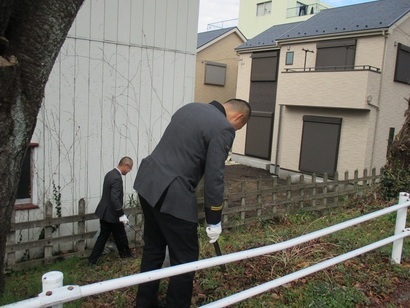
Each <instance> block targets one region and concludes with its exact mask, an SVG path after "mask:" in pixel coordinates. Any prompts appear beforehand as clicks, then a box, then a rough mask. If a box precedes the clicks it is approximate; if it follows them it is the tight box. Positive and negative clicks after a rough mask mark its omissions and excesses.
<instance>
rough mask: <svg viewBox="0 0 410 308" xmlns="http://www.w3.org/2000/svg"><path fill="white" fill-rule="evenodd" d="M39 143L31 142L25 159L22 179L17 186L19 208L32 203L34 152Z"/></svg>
mask: <svg viewBox="0 0 410 308" xmlns="http://www.w3.org/2000/svg"><path fill="white" fill-rule="evenodd" d="M37 146H38V144H36V143H31V144H30V145H29V147H28V149H27V151H26V155H25V156H24V159H23V166H22V169H21V174H20V181H19V184H18V188H17V194H16V202H15V205H16V207H17V208H19V207H21V206H22V205H31V204H32V202H33V200H32V191H33V152H34V148H35V147H37Z"/></svg>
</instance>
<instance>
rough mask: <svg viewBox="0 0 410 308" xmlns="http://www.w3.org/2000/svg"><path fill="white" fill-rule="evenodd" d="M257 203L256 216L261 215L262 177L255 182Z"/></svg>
mask: <svg viewBox="0 0 410 308" xmlns="http://www.w3.org/2000/svg"><path fill="white" fill-rule="evenodd" d="M257 204H258V209H257V210H256V217H260V216H261V215H262V207H263V205H262V179H258V182H257Z"/></svg>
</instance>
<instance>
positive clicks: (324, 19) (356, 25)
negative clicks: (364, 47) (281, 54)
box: [277, 0, 410, 40]
mask: <svg viewBox="0 0 410 308" xmlns="http://www.w3.org/2000/svg"><path fill="white" fill-rule="evenodd" d="M408 12H410V0H379V1H374V2H367V3H362V4H356V5H349V6H343V7H337V8H332V9H327V10H323V11H321V12H319V13H318V14H316V15H314V16H312V17H311V18H310V19H308V20H306V21H304V22H302V23H300V24H299V25H298V26H296V27H294V28H293V29H290V30H289V31H287V32H286V33H284V34H282V35H281V36H280V37H278V38H277V39H278V40H287V39H301V38H308V37H309V38H311V37H316V36H323V35H334V34H342V33H351V32H357V31H368V30H378V29H386V28H389V27H390V26H392V25H393V24H394V23H395V22H397V21H398V20H399V19H400V18H402V17H403V16H404V15H406V14H407V13H408Z"/></svg>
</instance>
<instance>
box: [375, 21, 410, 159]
mask: <svg viewBox="0 0 410 308" xmlns="http://www.w3.org/2000/svg"><path fill="white" fill-rule="evenodd" d="M406 18H407V20H406ZM406 18H403V19H402V20H403V22H401V23H400V24H398V25H397V26H395V27H392V29H391V31H390V32H391V33H390V34H389V35H388V36H387V37H386V39H385V40H386V48H385V56H384V59H385V63H384V66H383V77H382V80H381V87H380V112H379V116H378V119H377V130H376V140H375V144H374V151H373V164H374V165H375V166H383V165H384V164H385V158H386V155H385V154H386V149H387V142H388V135H389V129H390V127H394V128H395V133H396V134H397V133H398V132H399V130H400V129H401V128H402V126H403V121H404V112H405V110H406V109H407V108H408V103H407V101H405V99H404V98H409V97H410V85H407V84H403V83H399V82H395V81H394V72H395V65H396V56H397V45H398V43H402V44H404V45H406V46H410V36H409V33H410V14H407V16H406Z"/></svg>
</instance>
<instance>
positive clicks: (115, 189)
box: [88, 156, 133, 265]
mask: <svg viewBox="0 0 410 308" xmlns="http://www.w3.org/2000/svg"><path fill="white" fill-rule="evenodd" d="M132 166H133V161H132V159H131V158H130V157H127V156H125V157H123V158H122V159H121V160H120V162H119V164H118V166H117V167H116V168H114V169H112V170H111V171H109V172H108V173H107V174H106V175H105V177H104V184H103V191H102V197H101V200H100V203H98V206H97V209H96V210H95V214H96V215H97V216H98V217H99V218H100V235H99V236H98V238H97V241H96V242H95V245H94V248H93V251H92V252H91V255H90V256H89V257H88V264H89V265H94V264H95V263H96V262H97V260H98V258H99V257H100V256H101V255H102V253H103V251H104V247H105V244H106V242H107V240H108V238H109V237H110V235H111V234H112V235H113V237H114V241H115V245H116V246H117V249H118V253H119V255H120V257H121V258H128V257H131V256H132V255H131V250H130V248H129V246H128V238H127V233H126V232H125V228H124V225H125V224H126V223H128V218H127V216H126V215H125V214H124V211H123V209H122V205H123V199H124V191H123V185H122V176H123V175H126V174H127V173H128V172H130V171H131V170H132Z"/></svg>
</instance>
